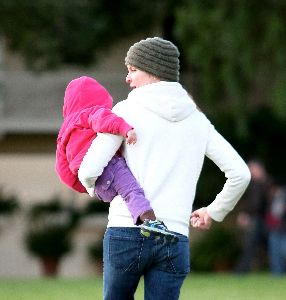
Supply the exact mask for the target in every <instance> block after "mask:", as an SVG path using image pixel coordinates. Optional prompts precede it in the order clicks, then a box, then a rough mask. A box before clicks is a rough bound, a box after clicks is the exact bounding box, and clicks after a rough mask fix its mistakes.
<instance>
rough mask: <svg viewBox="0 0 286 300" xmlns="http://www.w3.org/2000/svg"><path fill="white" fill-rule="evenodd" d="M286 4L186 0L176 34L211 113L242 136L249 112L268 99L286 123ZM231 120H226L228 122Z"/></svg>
mask: <svg viewBox="0 0 286 300" xmlns="http://www.w3.org/2000/svg"><path fill="white" fill-rule="evenodd" d="M285 13H286V2H285V1H271V0H263V1H255V0H241V1H235V0H232V1H228V0H221V1H219V2H215V1H210V0H206V1H185V4H184V5H181V6H180V7H178V8H177V10H176V23H175V28H174V34H175V36H176V38H177V39H178V40H180V41H181V43H182V47H183V49H184V51H185V55H186V56H187V60H188V65H189V68H190V69H191V72H192V76H193V77H194V80H195V89H194V91H192V92H193V93H194V94H195V95H196V96H197V97H198V99H201V103H205V104H204V105H203V106H204V107H205V110H206V111H207V113H208V114H209V115H210V116H211V117H212V118H214V119H216V120H219V121H220V122H223V123H224V124H223V126H224V127H227V126H228V123H231V125H232V126H231V130H233V131H235V134H236V135H237V136H239V137H240V138H243V137H247V136H249V131H248V127H247V124H246V115H245V111H246V110H247V109H253V108H255V107H257V105H260V104H265V103H269V104H270V105H271V106H272V109H273V111H274V112H275V114H276V115H277V116H278V117H280V119H282V120H284V124H285V123H286V122H285V120H286V103H285V101H284V99H285V96H286V72H285V70H286V56H285V53H286V40H285V38H284V37H285V36H286V18H285ZM225 122H227V123H225Z"/></svg>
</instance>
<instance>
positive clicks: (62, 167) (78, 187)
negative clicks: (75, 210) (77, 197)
mask: <svg viewBox="0 0 286 300" xmlns="http://www.w3.org/2000/svg"><path fill="white" fill-rule="evenodd" d="M55 168H56V172H57V174H58V176H59V178H60V180H61V181H62V182H63V183H64V184H66V185H67V186H68V187H70V188H72V189H73V190H75V191H77V192H79V193H86V189H85V187H84V186H83V185H82V184H81V183H80V181H79V179H78V177H77V175H76V174H73V173H72V172H71V170H70V167H69V162H68V160H67V158H66V155H65V153H64V151H63V149H62V148H61V147H60V145H57V150H56V166H55Z"/></svg>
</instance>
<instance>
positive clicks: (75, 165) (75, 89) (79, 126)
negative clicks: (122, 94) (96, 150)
mask: <svg viewBox="0 0 286 300" xmlns="http://www.w3.org/2000/svg"><path fill="white" fill-rule="evenodd" d="M111 108H112V97H111V95H110V94H109V93H108V92H107V90H106V89H105V88H104V87H103V86H102V85H100V84H99V83H98V82H97V81H96V80H95V79H93V78H90V77H86V76H83V77H80V78H77V79H74V80H72V81H71V82H70V83H69V84H68V86H67V88H66V91H65V97H64V106H63V117H64V122H63V124H62V126H61V129H60V132H59V135H58V138H57V150H56V172H57V174H58V176H59V177H60V179H61V181H63V182H64V183H65V184H66V185H68V186H69V187H70V188H72V189H74V190H76V191H78V192H81V193H86V189H85V188H84V187H83V185H82V184H81V183H80V181H79V180H78V176H77V172H78V169H79V167H80V164H81V162H82V159H83V157H84V155H85V154H86V152H87V150H88V148H89V146H90V144H91V142H92V141H93V139H94V138H95V137H96V134H97V133H98V132H103V133H112V134H116V135H122V136H123V137H126V136H127V132H128V131H129V130H131V129H132V127H131V126H130V125H129V124H127V123H126V122H125V121H124V120H123V119H122V118H120V117H118V116H116V115H115V114H114V113H112V112H111Z"/></svg>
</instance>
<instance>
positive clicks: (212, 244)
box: [191, 224, 240, 272]
mask: <svg viewBox="0 0 286 300" xmlns="http://www.w3.org/2000/svg"><path fill="white" fill-rule="evenodd" d="M239 252H240V246H239V242H238V240H237V238H236V237H235V234H234V232H233V230H232V229H230V228H228V227H226V226H222V225H218V224H215V225H214V226H213V227H212V228H211V229H210V230H209V231H207V232H205V233H204V235H203V236H202V237H200V238H199V239H198V240H196V241H194V242H193V244H192V243H191V268H192V269H193V270H194V271H200V272H210V271H230V270H231V268H232V267H233V265H234V263H235V261H236V259H237V257H238V255H239Z"/></svg>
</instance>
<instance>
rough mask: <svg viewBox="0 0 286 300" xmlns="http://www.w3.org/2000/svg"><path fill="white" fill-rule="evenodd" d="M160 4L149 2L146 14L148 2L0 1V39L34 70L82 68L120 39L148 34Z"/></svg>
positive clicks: (157, 19) (137, 0) (160, 6)
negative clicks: (17, 52) (63, 66)
mask: <svg viewBox="0 0 286 300" xmlns="http://www.w3.org/2000/svg"><path fill="white" fill-rule="evenodd" d="M163 3H164V1H156V2H154V1H152V9H150V4H151V0H149V1H139V0H124V1H114V0H108V1H106V0H97V1H91V0H73V1H68V0H64V1H57V0H49V1H47V0H29V1H18V0H9V1H5V2H3V1H2V3H1V4H0V20H1V21H0V34H2V35H3V36H4V37H5V39H6V41H7V43H8V47H9V48H10V49H12V50H16V51H19V52H20V53H21V54H22V55H23V57H24V58H25V60H26V63H27V65H28V66H29V67H30V68H32V69H34V70H43V69H46V68H56V67H59V66H60V65H61V64H80V65H85V66H88V65H90V64H91V63H93V62H94V60H95V58H96V55H97V53H98V51H101V50H103V49H104V50H106V49H108V47H109V46H111V45H112V44H113V43H114V42H115V41H117V40H119V39H120V38H121V39H122V38H123V37H126V36H130V35H132V34H134V33H139V32H144V31H148V30H150V29H152V28H154V26H156V24H158V22H159V21H160V16H161V15H162V13H160V12H163V11H164V10H162V9H161V8H162V4H163ZM136 12H140V13H136ZM146 20H148V22H146Z"/></svg>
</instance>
